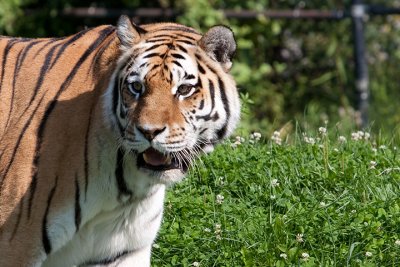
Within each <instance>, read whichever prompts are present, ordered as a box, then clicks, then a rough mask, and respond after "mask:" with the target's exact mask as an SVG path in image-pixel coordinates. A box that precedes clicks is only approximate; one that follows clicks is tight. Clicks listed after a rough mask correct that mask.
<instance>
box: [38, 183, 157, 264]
mask: <svg viewBox="0 0 400 267" xmlns="http://www.w3.org/2000/svg"><path fill="white" fill-rule="evenodd" d="M164 195H165V185H162V184H157V185H153V186H151V187H150V188H149V191H148V194H147V197H145V198H143V199H130V200H129V201H128V202H126V203H120V204H119V205H117V206H116V207H115V208H114V209H111V210H103V211H101V212H99V213H98V214H97V215H96V216H94V217H93V218H92V219H90V220H89V221H87V222H86V223H85V224H84V225H82V227H81V228H80V229H79V231H78V232H77V233H76V234H75V235H74V236H73V238H72V240H70V241H69V242H68V243H67V244H66V245H65V246H63V247H62V248H60V249H59V250H58V251H56V252H54V253H53V254H51V255H49V257H48V258H47V260H46V261H45V263H44V265H43V266H59V267H62V266H65V267H71V266H75V265H81V264H84V263H91V262H98V261H102V260H106V259H110V258H112V257H115V256H117V255H119V254H121V253H127V254H134V253H135V251H140V250H142V249H145V250H147V252H146V255H144V257H146V259H144V260H148V259H147V258H148V257H149V255H147V254H149V253H150V249H151V244H152V243H153V240H154V239H155V237H156V235H157V232H158V229H159V227H160V223H161V219H162V212H163V202H164ZM140 260H142V259H137V261H140ZM132 266H135V265H132Z"/></svg>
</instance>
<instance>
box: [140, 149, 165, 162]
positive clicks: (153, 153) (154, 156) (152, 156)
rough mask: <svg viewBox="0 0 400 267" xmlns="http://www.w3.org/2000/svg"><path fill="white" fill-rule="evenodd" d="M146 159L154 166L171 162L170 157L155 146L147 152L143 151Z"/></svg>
mask: <svg viewBox="0 0 400 267" xmlns="http://www.w3.org/2000/svg"><path fill="white" fill-rule="evenodd" d="M143 159H144V161H145V162H146V163H147V164H149V165H153V166H162V165H169V164H171V160H170V159H169V157H167V156H165V155H164V154H162V153H160V152H158V151H157V150H155V149H154V148H149V149H147V150H146V151H145V152H143Z"/></svg>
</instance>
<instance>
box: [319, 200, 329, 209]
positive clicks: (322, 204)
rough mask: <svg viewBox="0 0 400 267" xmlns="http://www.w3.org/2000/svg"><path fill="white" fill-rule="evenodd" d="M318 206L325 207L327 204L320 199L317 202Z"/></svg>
mask: <svg viewBox="0 0 400 267" xmlns="http://www.w3.org/2000/svg"><path fill="white" fill-rule="evenodd" d="M319 206H320V207H321V208H325V207H326V206H328V205H327V204H326V203H325V202H323V201H321V202H320V203H319Z"/></svg>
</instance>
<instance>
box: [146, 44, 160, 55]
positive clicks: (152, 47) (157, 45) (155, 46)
mask: <svg viewBox="0 0 400 267" xmlns="http://www.w3.org/2000/svg"><path fill="white" fill-rule="evenodd" d="M162 45H165V44H155V45H152V46H151V47H149V48H147V49H146V50H144V51H143V53H146V52H149V51H150V50H153V49H156V48H157V47H160V46H162Z"/></svg>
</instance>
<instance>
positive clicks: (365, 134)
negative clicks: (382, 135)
mask: <svg viewBox="0 0 400 267" xmlns="http://www.w3.org/2000/svg"><path fill="white" fill-rule="evenodd" d="M370 137H371V134H370V133H367V132H365V133H364V140H369V138H370Z"/></svg>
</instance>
